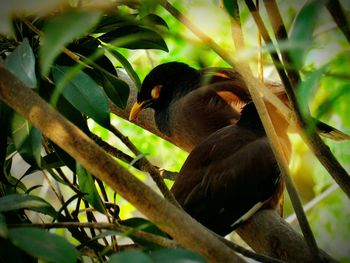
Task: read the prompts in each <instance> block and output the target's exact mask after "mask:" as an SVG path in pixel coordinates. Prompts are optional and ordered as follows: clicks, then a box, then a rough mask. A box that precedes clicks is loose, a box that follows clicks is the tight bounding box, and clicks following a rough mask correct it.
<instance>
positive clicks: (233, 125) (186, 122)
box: [130, 62, 342, 235]
mask: <svg viewBox="0 0 350 263" xmlns="http://www.w3.org/2000/svg"><path fill="white" fill-rule="evenodd" d="M267 86H268V87H269V88H270V90H271V91H272V92H274V93H275V94H276V95H277V96H279V97H280V98H281V99H282V100H283V101H284V102H285V103H286V104H287V102H288V101H287V98H286V95H285V93H284V91H283V88H282V86H281V85H277V84H274V83H267ZM287 105H288V104H287ZM266 106H267V108H268V111H269V115H270V117H271V120H272V122H273V124H274V127H275V129H276V132H277V134H278V136H279V138H280V142H281V145H282V147H283V149H284V152H285V154H286V157H287V159H288V158H289V156H290V142H289V139H288V136H287V128H288V123H287V121H286V120H285V119H284V118H283V117H282V116H281V115H280V114H279V112H278V111H277V110H276V109H275V108H274V107H273V106H272V105H270V104H269V103H266ZM148 107H149V108H153V109H154V111H155V121H156V124H157V127H158V129H159V131H160V132H162V133H164V134H166V135H167V136H169V137H170V140H171V141H172V142H173V143H175V144H176V145H178V146H179V147H181V148H183V149H185V150H187V151H189V152H191V153H190V155H189V157H188V158H187V160H186V162H185V164H184V165H183V167H182V169H181V171H180V173H179V175H178V176H177V178H176V180H175V183H174V185H173V187H172V189H171V191H172V192H173V193H174V195H175V197H176V199H177V200H178V201H179V203H180V204H181V205H182V206H183V207H184V209H185V210H186V211H187V212H188V213H189V214H190V215H192V216H193V217H194V218H196V219H197V220H198V221H199V222H201V223H202V224H203V225H205V226H207V227H208V228H210V229H211V230H213V231H215V232H216V233H218V234H221V235H225V234H228V233H229V232H231V231H232V230H233V229H234V228H235V227H237V226H238V225H239V224H240V223H241V222H243V221H245V220H246V219H247V218H249V217H250V216H251V215H252V214H253V213H255V212H256V211H257V210H258V209H260V208H261V207H276V205H277V204H279V200H280V198H281V196H282V195H281V194H282V193H283V182H282V179H281V177H280V172H279V169H278V165H277V162H276V160H275V157H274V155H273V153H272V150H271V147H270V145H269V142H268V139H267V137H266V134H265V131H264V128H263V126H262V124H261V121H260V118H259V115H258V113H257V112H256V109H255V106H254V104H253V103H252V101H251V97H250V94H249V91H248V89H247V87H246V85H245V83H244V81H243V79H242V78H241V76H240V75H239V74H238V73H237V72H235V71H234V70H232V69H215V68H214V69H203V70H196V69H193V68H191V67H189V66H188V65H186V64H184V63H178V62H170V63H166V64H162V65H160V66H157V67H156V68H154V69H153V70H152V71H151V72H150V73H149V74H148V75H147V76H146V78H145V80H144V82H143V84H142V87H141V90H140V92H139V93H138V96H137V103H135V104H134V106H133V107H132V109H131V112H130V119H131V120H134V119H135V118H137V115H138V113H139V112H140V111H141V110H142V109H144V108H148ZM320 127H321V128H323V130H324V131H325V132H326V133H330V132H333V131H335V132H336V133H337V132H338V131H336V130H334V129H333V128H332V127H330V126H328V125H326V124H323V123H322V124H320ZM339 134H340V136H341V135H342V133H341V132H339Z"/></svg>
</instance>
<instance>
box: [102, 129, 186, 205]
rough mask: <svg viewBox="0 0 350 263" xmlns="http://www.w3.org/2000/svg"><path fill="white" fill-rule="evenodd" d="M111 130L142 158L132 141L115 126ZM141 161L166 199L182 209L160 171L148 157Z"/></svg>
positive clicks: (145, 170)
mask: <svg viewBox="0 0 350 263" xmlns="http://www.w3.org/2000/svg"><path fill="white" fill-rule="evenodd" d="M109 130H110V131H111V132H112V133H113V134H114V135H115V136H117V137H118V138H119V139H120V140H121V141H122V142H123V143H124V144H125V145H126V146H127V147H128V148H129V149H130V150H131V151H132V152H133V153H134V154H135V156H136V157H137V156H142V153H141V152H140V151H139V150H138V149H137V148H136V146H135V145H134V144H133V143H132V142H131V141H130V139H129V138H128V137H126V136H124V135H123V134H122V133H121V132H120V131H119V130H118V129H116V128H115V127H114V126H113V125H111V126H110V127H109ZM138 161H139V166H140V169H141V170H142V171H144V172H147V173H149V175H150V176H151V177H152V179H153V181H154V182H155V183H156V185H157V186H158V188H159V190H160V191H161V192H162V194H163V195H164V197H165V198H166V199H167V200H168V201H169V202H171V203H172V204H173V205H175V206H177V207H178V208H180V209H182V208H181V206H180V204H179V203H178V202H177V200H176V199H175V197H174V195H173V193H172V192H170V190H169V189H168V187H167V186H166V184H165V183H164V180H163V178H162V176H161V175H160V172H159V170H158V169H156V168H155V167H154V166H153V165H152V164H151V163H150V162H149V161H148V160H147V158H146V157H144V156H143V157H141V159H139V160H138Z"/></svg>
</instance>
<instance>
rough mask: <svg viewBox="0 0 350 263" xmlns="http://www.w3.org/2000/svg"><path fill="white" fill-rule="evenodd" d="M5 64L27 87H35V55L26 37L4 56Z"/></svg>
mask: <svg viewBox="0 0 350 263" xmlns="http://www.w3.org/2000/svg"><path fill="white" fill-rule="evenodd" d="M5 66H6V68H8V69H9V70H10V71H11V72H12V73H13V74H15V75H16V77H17V78H18V79H19V80H21V81H22V82H23V83H24V84H26V85H27V86H28V87H31V88H35V87H36V85H37V80H36V75H35V57H34V53H33V50H32V48H31V46H30V45H29V42H28V39H27V38H25V39H24V40H23V42H22V43H21V44H20V45H19V46H18V47H17V48H16V49H15V50H14V51H13V52H12V53H11V54H10V55H9V56H8V57H7V58H6V60H5Z"/></svg>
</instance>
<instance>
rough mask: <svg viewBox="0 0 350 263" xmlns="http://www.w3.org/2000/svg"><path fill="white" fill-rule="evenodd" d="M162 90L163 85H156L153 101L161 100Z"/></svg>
mask: <svg viewBox="0 0 350 263" xmlns="http://www.w3.org/2000/svg"><path fill="white" fill-rule="evenodd" d="M161 89H162V85H156V86H154V88H153V89H152V91H151V96H152V99H154V100H156V99H158V98H159V94H160V90H161Z"/></svg>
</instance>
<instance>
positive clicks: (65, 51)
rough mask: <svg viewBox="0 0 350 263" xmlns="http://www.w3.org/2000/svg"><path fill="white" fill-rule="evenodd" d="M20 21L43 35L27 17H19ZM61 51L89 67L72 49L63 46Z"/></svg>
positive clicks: (40, 35)
mask: <svg viewBox="0 0 350 263" xmlns="http://www.w3.org/2000/svg"><path fill="white" fill-rule="evenodd" d="M21 20H22V22H23V23H24V24H25V25H26V26H27V27H28V28H29V29H30V30H32V31H33V32H34V33H36V34H37V35H38V36H39V37H43V36H44V33H43V32H42V31H40V30H39V29H38V28H36V27H35V26H34V25H33V24H32V23H31V22H30V21H29V20H28V19H26V18H21ZM62 52H63V53H64V54H66V55H67V56H68V57H70V58H71V59H73V60H74V61H75V62H77V63H79V64H83V65H84V66H85V67H87V68H91V67H90V66H89V65H86V64H84V63H83V62H82V61H81V60H80V57H79V56H78V55H76V54H74V53H73V52H72V51H70V50H69V49H67V48H63V49H62Z"/></svg>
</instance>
